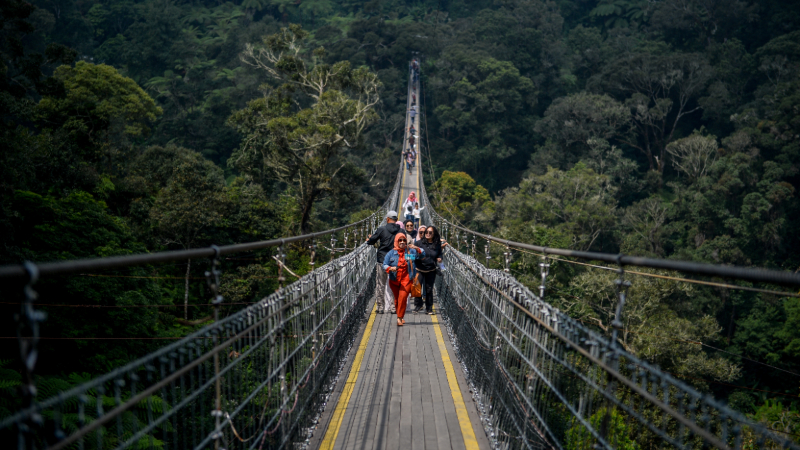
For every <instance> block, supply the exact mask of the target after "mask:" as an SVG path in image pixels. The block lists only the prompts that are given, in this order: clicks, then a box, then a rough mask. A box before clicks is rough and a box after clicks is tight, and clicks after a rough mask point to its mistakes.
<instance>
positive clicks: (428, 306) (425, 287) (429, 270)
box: [414, 226, 442, 314]
mask: <svg viewBox="0 0 800 450" xmlns="http://www.w3.org/2000/svg"><path fill="white" fill-rule="evenodd" d="M420 230H422V227H420ZM418 237H419V239H418V240H417V242H416V245H417V246H418V247H419V248H421V249H422V255H423V257H422V258H420V259H417V260H416V261H415V263H416V269H417V271H419V273H420V275H421V277H422V292H423V295H424V296H425V313H427V314H433V283H434V282H435V281H436V266H437V265H438V264H439V263H441V262H442V238H441V236H440V235H439V230H437V229H436V227H434V226H429V227H426V228H425V233H424V234H423V233H422V231H420V233H419V234H418ZM414 306H415V308H414V313H415V314H416V313H417V312H419V311H420V310H421V309H422V298H419V299H418V300H417V299H415V300H414Z"/></svg>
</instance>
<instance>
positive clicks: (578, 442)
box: [0, 74, 800, 450]
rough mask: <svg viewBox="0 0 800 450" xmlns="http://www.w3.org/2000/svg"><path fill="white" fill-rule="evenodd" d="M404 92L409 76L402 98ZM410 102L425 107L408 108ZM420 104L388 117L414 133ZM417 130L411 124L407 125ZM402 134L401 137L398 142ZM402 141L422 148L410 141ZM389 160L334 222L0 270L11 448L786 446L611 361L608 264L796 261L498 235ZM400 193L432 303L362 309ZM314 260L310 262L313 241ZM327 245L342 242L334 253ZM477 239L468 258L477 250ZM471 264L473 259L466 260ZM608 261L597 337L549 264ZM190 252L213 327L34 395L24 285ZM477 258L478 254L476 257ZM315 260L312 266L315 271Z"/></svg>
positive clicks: (666, 377) (621, 273)
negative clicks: (13, 314) (660, 252)
mask: <svg viewBox="0 0 800 450" xmlns="http://www.w3.org/2000/svg"><path fill="white" fill-rule="evenodd" d="M421 91H422V86H421V85H420V84H419V81H417V80H416V79H415V78H414V77H413V76H412V75H411V74H409V103H408V104H407V106H408V107H410V106H411V101H410V98H411V94H412V93H417V94H418V97H419V98H422V96H421V95H419V94H421ZM422 113H423V114H424V112H422ZM420 117H421V116H420V115H417V116H415V117H411V116H409V115H407V123H406V126H405V130H406V135H405V140H404V142H407V138H408V137H409V136H408V135H407V133H408V130H409V128H410V125H412V124H413V125H414V128H415V129H416V130H421V129H422V126H421V125H422V123H420ZM419 134H421V133H419ZM404 145H405V144H404ZM417 145H418V148H420V149H422V142H421V141H420V140H419V139H418V140H417ZM422 154H423V152H422V151H419V152H418V155H419V156H418V159H417V164H416V167H414V168H412V169H411V170H406V169H405V167H404V165H403V164H402V163H401V165H400V167H399V170H398V175H397V179H396V181H395V184H394V187H393V188H392V190H391V192H390V194H389V197H388V199H387V200H386V202H385V203H384V204H383V205H382V207H381V208H379V209H378V210H377V211H375V213H374V214H372V215H371V216H369V217H368V218H366V219H363V220H361V221H359V222H355V223H352V224H349V225H346V226H343V227H339V228H336V229H331V230H327V231H322V232H319V233H313V234H308V235H302V236H293V237H286V238H282V239H275V240H270V241H263V242H254V243H247V244H237V245H230V246H224V247H216V246H212V247H210V248H198V249H192V250H185V251H173V252H163V253H153V254H141V255H132V256H121V257H112V258H102V259H90V260H79V261H66V262H55V263H43V264H33V263H26V264H24V265H19V266H5V267H0V279H7V280H11V279H13V280H17V281H19V282H20V286H21V289H22V291H23V300H22V301H21V303H20V308H21V310H20V314H19V315H18V319H17V320H18V343H19V348H20V356H21V361H22V365H21V366H22V368H23V384H22V389H21V395H22V397H23V401H24V405H23V407H22V408H21V409H20V410H19V411H17V412H16V413H14V414H13V415H11V416H10V417H7V418H5V419H2V421H0V439H2V442H6V443H7V444H5V445H9V447H8V448H12V447H15V448H18V449H53V450H59V449H87V448H88V449H98V450H100V449H128V448H134V449H150V448H153V449H206V448H214V449H259V450H261V449H282V448H292V449H306V448H309V449H317V448H321V449H334V448H335V449H395V448H397V449H400V448H411V449H465V450H472V449H550V448H553V449H616V448H621V449H639V448H645V447H647V448H683V449H689V448H691V449H695V448H696V449H700V448H718V449H750V448H792V449H798V448H800V447H798V446H797V445H796V444H794V443H793V442H792V441H791V440H790V439H789V437H790V436H789V435H787V434H785V433H781V430H774V429H771V428H770V427H769V426H765V425H763V424H759V423H753V422H752V421H751V420H749V419H748V418H746V417H745V416H743V415H742V414H740V413H738V412H736V411H734V410H732V409H730V408H728V407H727V406H725V405H723V404H721V403H719V402H718V401H716V400H715V399H714V398H713V397H711V396H710V395H709V394H706V393H701V392H698V391H696V390H695V389H693V388H692V387H690V386H688V385H687V384H685V383H683V382H682V381H680V380H678V379H676V378H675V377H673V376H672V375H670V374H668V373H666V372H663V371H662V370H660V369H659V368H658V367H655V366H653V365H651V364H649V363H648V362H646V361H643V360H641V359H639V358H637V357H635V356H634V355H632V354H630V353H628V352H627V351H625V350H624V348H622V346H621V345H620V344H619V342H618V336H617V333H618V329H619V327H620V325H621V324H620V320H621V317H623V315H624V314H625V300H626V290H627V287H628V286H630V281H628V280H627V279H626V270H628V269H630V268H631V267H649V268H656V269H667V270H674V271H678V272H681V273H685V274H693V275H702V276H707V277H722V278H726V279H731V280H746V281H751V282H761V283H769V284H777V285H784V286H791V287H794V288H797V287H798V286H800V275H798V274H795V273H787V272H779V271H771V270H763V269H753V268H742V267H731V266H720V265H708V264H698V263H689V262H682V261H675V260H662V259H649V258H639V257H632V256H626V255H613V254H603V253H594V252H584V251H574V250H569V249H558V248H545V247H539V246H535V245H530V244H526V243H520V242H512V241H508V240H504V239H500V238H496V237H493V236H490V235H486V234H481V233H478V232H475V231H473V230H470V229H467V228H465V227H463V226H461V225H460V224H457V223H452V222H450V221H448V220H446V219H445V218H444V217H442V216H440V215H439V214H437V213H436V211H434V210H433V208H432V207H431V204H430V202H429V201H428V197H427V193H426V190H425V185H424V183H423V179H422V176H421V175H420V168H421V167H422V161H421V158H422ZM410 191H415V192H417V193H418V196H419V197H420V199H421V203H422V204H423V205H424V206H426V208H425V209H424V210H423V212H422V214H423V219H422V223H426V224H434V225H437V226H438V227H439V229H440V230H441V231H442V233H443V236H444V238H445V239H446V240H447V241H448V243H449V245H448V246H447V247H446V249H445V252H444V255H443V259H444V265H445V266H446V270H445V271H443V272H442V273H441V275H440V276H438V277H437V281H436V286H435V306H434V308H435V314H434V315H424V314H417V315H414V314H411V313H407V315H406V326H404V327H397V326H396V325H395V320H394V316H392V315H379V314H376V306H375V303H376V302H375V299H376V298H377V297H378V296H380V295H383V290H384V289H385V286H377V285H376V276H375V263H376V250H375V248H374V247H371V246H368V245H366V244H365V243H364V242H365V239H366V237H367V236H368V235H369V234H371V233H372V232H373V231H374V230H375V229H376V228H377V227H379V226H380V225H381V224H382V223H383V220H384V218H385V217H386V212H387V211H389V210H397V209H398V206H400V204H401V201H402V199H404V198H406V197H407V195H408V193H409V192H410ZM328 240H330V249H331V250H332V252H336V253H339V254H340V255H339V256H338V257H335V255H334V254H332V257H331V259H330V261H328V262H327V263H324V264H319V261H316V262H315V256H316V254H317V249H318V245H321V244H320V243H322V242H327V241H328ZM337 244H341V247H338V246H337ZM480 244H482V245H483V247H484V249H483V250H484V251H483V255H480V252H479V251H478V245H480ZM289 245H295V246H307V247H308V251H309V252H310V254H311V261H310V264H311V267H312V268H313V270H312V271H311V272H310V273H308V274H306V275H304V276H302V277H299V279H298V280H297V281H295V282H293V283H290V284H288V285H286V286H283V284H284V283H283V281H284V276H283V275H284V270H288V268H286V266H285V253H284V250H285V249H286V247H287V246H289ZM264 249H273V251H274V258H273V259H274V260H275V261H277V264H278V266H279V279H280V280H281V287H280V288H279V289H278V290H277V291H275V292H274V293H272V294H271V295H269V296H267V297H266V298H263V299H260V300H258V301H257V302H255V303H254V304H252V305H250V306H248V307H246V308H244V309H242V310H240V311H238V312H236V313H234V314H232V315H229V316H227V317H221V316H220V304H221V303H223V301H224V299H223V298H222V296H220V295H219V285H220V274H221V261H222V259H223V256H226V255H231V254H236V253H242V252H251V251H256V250H264ZM520 252H527V253H535V254H537V255H540V257H541V259H540V262H539V267H540V269H541V284H540V286H537V287H536V289H535V290H533V291H532V290H530V289H529V288H528V287H526V286H525V285H523V284H522V283H520V282H519V281H517V280H516V279H515V278H514V277H513V276H512V275H511V274H510V271H509V266H510V264H511V262H513V260H514V258H516V257H518V255H519V254H520ZM478 257H481V258H485V260H484V263H482V262H481V261H479V259H478ZM556 257H560V258H570V259H571V260H574V261H579V260H583V261H593V262H598V261H599V262H604V263H607V264H610V265H613V266H614V267H615V269H614V270H616V272H617V274H618V277H617V280H616V281H615V289H616V292H617V307H616V316H615V322H614V323H613V324H612V325H613V328H612V330H611V332H610V333H608V334H601V333H598V332H597V331H595V330H593V329H592V328H590V327H588V326H586V325H584V324H582V323H581V322H578V321H576V320H574V319H572V318H570V317H569V316H567V315H566V314H564V313H562V312H561V311H559V310H558V309H556V308H554V307H553V306H551V305H550V304H548V303H547V302H546V292H547V278H548V276H549V275H550V274H549V269H550V264H549V263H550V262H551V261H552V260H553V258H556ZM200 258H208V259H209V260H210V269H209V271H208V272H207V273H206V278H207V280H206V281H207V284H208V286H209V290H210V291H211V293H212V299H211V303H212V305H213V307H214V311H215V313H214V321H213V323H211V324H210V325H207V326H205V327H203V328H202V329H200V330H198V331H196V332H194V333H192V334H190V335H189V336H186V337H185V338H183V339H180V340H178V341H176V342H174V343H172V344H170V345H167V346H165V347H163V348H161V349H159V350H157V351H155V352H154V353H152V354H149V355H147V356H145V357H143V358H140V359H138V360H135V361H133V362H131V363H129V364H127V365H125V366H123V367H119V368H117V369H115V370H113V371H111V372H109V373H106V374H104V375H102V376H99V377H96V378H94V379H92V380H91V381H88V382H86V383H83V384H80V385H78V386H75V387H73V388H71V389H70V390H68V391H65V392H61V393H59V394H58V395H56V396H54V397H51V398H38V397H37V396H36V384H35V382H36V378H35V370H36V362H37V358H38V350H37V349H38V345H39V336H40V329H41V328H42V327H46V326H47V322H46V317H45V315H44V314H43V313H42V312H41V311H39V310H37V309H36V303H37V300H38V299H37V293H36V282H37V281H38V280H39V279H40V278H42V277H52V276H56V275H68V274H76V273H80V272H84V271H92V270H107V269H114V268H123V267H132V266H138V265H152V264H158V263H165V262H170V261H184V260H186V259H200ZM492 258H494V260H495V264H494V266H496V267H497V268H490V267H489V266H490V265H491V261H492ZM317 265H319V267H317Z"/></svg>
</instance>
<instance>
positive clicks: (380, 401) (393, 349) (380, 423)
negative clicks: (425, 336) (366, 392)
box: [364, 314, 398, 449]
mask: <svg viewBox="0 0 800 450" xmlns="http://www.w3.org/2000/svg"><path fill="white" fill-rule="evenodd" d="M384 317H385V321H384V325H383V326H384V327H385V328H386V335H387V340H386V344H385V346H386V357H385V358H384V359H383V361H384V362H383V364H382V366H381V370H380V372H379V374H378V377H379V378H380V385H379V386H380V387H379V391H378V393H377V404H376V414H375V419H376V424H375V428H374V434H373V435H372V439H373V441H372V445H371V446H370V445H365V447H364V448H365V449H383V448H386V442H387V441H386V439H387V434H388V430H389V409H390V406H391V399H392V375H393V373H394V362H395V356H396V353H397V350H398V348H397V325H396V318H395V316H393V315H391V314H385V315H384ZM368 437H369V436H368ZM365 441H366V442H365V443H366V444H369V440H368V439H367V440H365Z"/></svg>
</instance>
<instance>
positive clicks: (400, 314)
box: [383, 233, 425, 327]
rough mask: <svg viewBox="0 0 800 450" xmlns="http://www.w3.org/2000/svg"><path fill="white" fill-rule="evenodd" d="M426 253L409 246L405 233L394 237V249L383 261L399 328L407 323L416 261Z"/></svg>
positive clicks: (412, 245)
mask: <svg viewBox="0 0 800 450" xmlns="http://www.w3.org/2000/svg"><path fill="white" fill-rule="evenodd" d="M424 255H425V252H424V251H422V249H420V248H419V247H417V246H416V245H414V244H411V245H409V244H408V239H407V238H406V235H405V233H398V234H397V235H395V237H394V249H392V250H391V251H390V252H389V253H387V254H386V257H385V258H384V259H383V270H385V271H386V273H388V274H389V288H391V290H392V294H394V301H395V304H396V305H397V306H396V310H397V326H398V327H402V326H403V324H405V323H406V321H405V320H404V317H405V315H406V306H407V305H408V295H409V293H410V292H411V285H412V283H413V282H412V280H413V279H414V275H416V273H415V271H414V260H415V259H416V258H417V257H420V256H424Z"/></svg>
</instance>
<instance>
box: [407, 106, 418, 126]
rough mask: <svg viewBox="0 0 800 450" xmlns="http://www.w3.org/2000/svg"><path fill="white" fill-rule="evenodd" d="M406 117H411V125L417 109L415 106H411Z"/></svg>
mask: <svg viewBox="0 0 800 450" xmlns="http://www.w3.org/2000/svg"><path fill="white" fill-rule="evenodd" d="M408 116H409V117H411V122H412V123H413V122H414V117H416V116H417V107H416V106H412V107H411V108H409V110H408Z"/></svg>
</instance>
